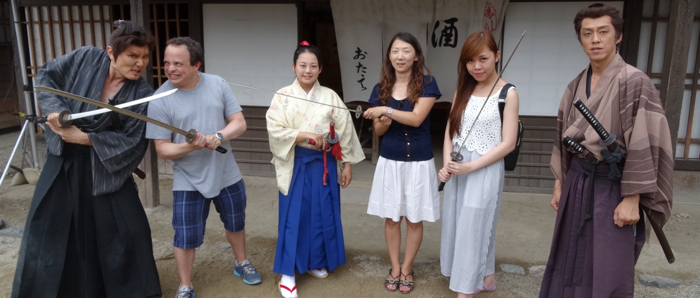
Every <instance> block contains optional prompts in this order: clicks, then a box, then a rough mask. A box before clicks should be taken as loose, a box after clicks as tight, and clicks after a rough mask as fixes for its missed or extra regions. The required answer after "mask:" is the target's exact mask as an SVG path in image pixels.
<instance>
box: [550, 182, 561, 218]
mask: <svg viewBox="0 0 700 298" xmlns="http://www.w3.org/2000/svg"><path fill="white" fill-rule="evenodd" d="M561 185H562V183H561V180H559V179H557V180H554V191H552V201H551V202H549V205H550V206H552V208H554V211H559V198H561Z"/></svg>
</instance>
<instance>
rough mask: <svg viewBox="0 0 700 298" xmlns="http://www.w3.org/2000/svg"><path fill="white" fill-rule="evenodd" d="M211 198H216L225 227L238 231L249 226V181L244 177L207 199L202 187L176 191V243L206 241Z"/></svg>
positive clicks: (188, 245) (185, 246) (194, 245)
mask: <svg viewBox="0 0 700 298" xmlns="http://www.w3.org/2000/svg"><path fill="white" fill-rule="evenodd" d="M211 201H214V207H216V212H218V213H219V217H220V218H221V222H223V223H224V228H226V230H228V231H231V232H238V231H241V230H243V229H244V228H245V207H246V195H245V183H244V182H243V179H241V180H240V181H238V182H236V183H234V184H232V185H230V186H227V187H225V188H224V189H222V190H221V192H220V193H219V195H218V196H216V197H214V198H210V199H207V198H205V197H204V196H202V194H201V193H199V192H198V191H184V190H178V191H173V229H175V240H174V241H173V246H175V247H177V248H182V249H190V248H197V247H199V246H200V245H202V243H203V242H204V229H205V228H206V223H207V217H209V208H210V203H211Z"/></svg>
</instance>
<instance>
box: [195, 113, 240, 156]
mask: <svg viewBox="0 0 700 298" xmlns="http://www.w3.org/2000/svg"><path fill="white" fill-rule="evenodd" d="M226 122H227V124H226V126H224V128H222V129H220V130H219V131H218V132H220V133H221V135H222V136H223V137H224V138H223V139H222V140H219V138H217V137H216V134H215V133H213V134H210V135H208V136H205V137H204V138H205V139H206V143H207V144H208V146H207V147H208V148H209V149H212V150H214V149H216V148H217V147H219V146H221V143H222V142H226V141H230V140H233V139H235V138H237V137H239V136H240V135H242V134H243V133H244V132H245V130H246V129H247V128H248V125H247V124H246V122H245V118H244V117H243V113H242V112H238V113H234V114H232V115H229V116H228V117H226Z"/></svg>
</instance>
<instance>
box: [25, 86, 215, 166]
mask: <svg viewBox="0 0 700 298" xmlns="http://www.w3.org/2000/svg"><path fill="white" fill-rule="evenodd" d="M34 88H36V89H37V90H40V91H44V92H48V93H53V94H56V95H59V96H63V97H66V98H70V99H74V100H77V101H81V102H84V103H87V104H91V105H95V106H98V107H100V108H104V109H107V110H110V111H112V112H116V113H119V114H122V115H126V116H129V117H133V118H136V119H139V120H141V121H145V122H148V123H151V124H153V125H157V126H160V127H162V128H165V129H167V130H169V131H172V132H174V133H177V134H180V135H183V136H185V140H186V141H187V142H188V143H191V142H192V141H193V140H194V138H195V137H196V136H197V130H195V129H194V128H193V129H190V130H189V131H184V130H182V129H179V128H177V127H175V126H172V125H169V124H166V123H163V122H160V121H158V120H155V119H153V118H148V117H146V116H144V115H141V114H139V113H135V112H132V111H129V110H125V109H120V108H117V107H115V106H112V105H109V104H106V103H103V102H101V101H96V100H92V99H89V98H86V97H82V96H80V95H75V94H72V93H68V92H65V91H61V90H57V89H54V88H50V87H44V86H37V87H34ZM69 116H70V112H68V111H62V112H60V113H59V114H58V117H59V122H60V123H61V125H63V122H61V120H63V121H69V120H68V119H67V118H68V117H69ZM63 126H66V125H63ZM68 126H70V124H69V125H68ZM216 151H218V152H220V153H222V154H223V153H226V152H228V150H227V149H226V148H224V147H221V146H219V147H217V148H216Z"/></svg>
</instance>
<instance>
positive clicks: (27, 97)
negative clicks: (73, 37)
mask: <svg viewBox="0 0 700 298" xmlns="http://www.w3.org/2000/svg"><path fill="white" fill-rule="evenodd" d="M10 3H11V5H12V20H13V21H14V23H15V36H16V37H17V51H18V52H19V53H18V54H19V64H20V65H19V68H20V71H21V73H22V86H23V87H24V104H25V106H26V107H27V114H29V115H31V114H33V111H32V95H31V92H32V91H31V90H32V89H31V88H30V87H29V80H27V64H26V62H25V59H24V43H23V42H22V41H23V40H22V27H21V25H20V19H19V13H18V7H17V3H16V0H10ZM37 108H38V107H37ZM27 124H28V122H27V123H25V126H26V125H27ZM29 141H30V143H31V146H32V162H33V163H34V168H35V169H38V168H39V157H38V155H37V150H36V133H35V131H34V127H32V128H31V129H29ZM17 143H19V142H17ZM8 164H9V163H8ZM3 177H4V175H3Z"/></svg>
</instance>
